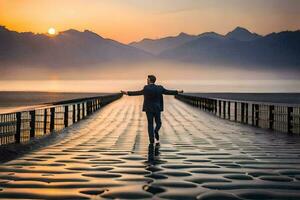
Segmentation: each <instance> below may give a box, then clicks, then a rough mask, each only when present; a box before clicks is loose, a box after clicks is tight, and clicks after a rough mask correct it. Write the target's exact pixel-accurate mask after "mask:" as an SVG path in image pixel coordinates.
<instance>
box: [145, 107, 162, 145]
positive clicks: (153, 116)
mask: <svg viewBox="0 0 300 200" xmlns="http://www.w3.org/2000/svg"><path fill="white" fill-rule="evenodd" d="M146 115H147V120H148V135H149V141H150V143H154V137H155V138H156V139H157V140H159V134H158V131H159V129H160V127H161V117H160V112H146ZM154 120H155V124H156V126H155V128H154V127H153V126H154V125H153V122H154Z"/></svg>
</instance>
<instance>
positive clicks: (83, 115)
mask: <svg viewBox="0 0 300 200" xmlns="http://www.w3.org/2000/svg"><path fill="white" fill-rule="evenodd" d="M84 117H85V106H84V102H83V103H82V118H84Z"/></svg>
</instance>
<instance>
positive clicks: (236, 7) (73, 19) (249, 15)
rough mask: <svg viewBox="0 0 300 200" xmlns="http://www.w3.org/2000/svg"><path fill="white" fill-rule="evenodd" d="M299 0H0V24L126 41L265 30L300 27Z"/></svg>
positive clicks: (17, 29) (15, 28)
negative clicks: (239, 28) (237, 29)
mask: <svg viewBox="0 0 300 200" xmlns="http://www.w3.org/2000/svg"><path fill="white" fill-rule="evenodd" d="M299 10H300V1H298V0H251V1H248V0H223V1H222V0H209V1H207V0H51V1H48V0H0V25H4V26H6V27H7V28H9V29H12V30H16V31H32V32H39V33H45V32H47V30H48V28H49V27H54V28H56V29H57V30H58V31H63V30H66V29H70V28H74V29H78V30H84V29H88V30H91V31H94V32H96V33H98V34H99V35H101V36H103V37H106V38H112V39H115V40H118V41H121V42H124V43H128V42H131V41H137V40H141V39H142V38H145V37H147V38H159V37H163V36H167V35H177V34H178V33H180V32H186V33H190V34H199V33H202V32H205V31H216V32H219V33H226V32H228V31H230V30H232V29H233V28H234V27H236V26H243V27H246V28H248V29H250V30H251V31H254V32H258V33H260V34H266V33H269V32H273V31H282V30H287V29H289V30H296V29H299V28H300V20H296V19H300V12H299Z"/></svg>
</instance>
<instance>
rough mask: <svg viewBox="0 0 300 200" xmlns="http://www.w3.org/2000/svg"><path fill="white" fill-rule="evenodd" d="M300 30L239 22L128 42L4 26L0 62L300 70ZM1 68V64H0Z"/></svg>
mask: <svg viewBox="0 0 300 200" xmlns="http://www.w3.org/2000/svg"><path fill="white" fill-rule="evenodd" d="M299 58H300V31H283V32H279V33H271V34H268V35H265V36H262V35H259V34H256V33H252V32H250V31H248V30H247V29H245V28H242V27H237V28H235V29H234V30H232V31H231V32H229V33H227V34H225V35H222V34H218V33H215V32H206V33H202V34H199V35H189V34H186V33H180V34H179V35H177V36H173V37H165V38H160V39H143V40H142V41H140V42H132V43H130V44H122V43H120V42H117V41H114V40H111V39H105V38H103V37H101V36H100V35H98V34H96V33H93V32H91V31H88V30H85V31H83V32H80V31H77V30H73V29H70V30H67V31H63V32H60V33H59V34H57V35H56V36H48V35H45V34H34V33H31V32H25V33H19V32H15V31H11V30H8V29H7V28H5V27H3V26H0V63H1V64H5V65H12V64H18V65H26V64H29V65H46V66H58V67H63V66H64V65H69V66H82V65H85V66H89V65H95V64H101V63H107V62H120V63H122V62H145V61H153V60H164V61H165V60H167V61H174V62H184V63H193V64H208V65H210V64H211V65H238V66H248V65H252V66H262V67H281V68H286V67H290V68H292V69H298V70H300V59H299ZM0 68H1V66H0Z"/></svg>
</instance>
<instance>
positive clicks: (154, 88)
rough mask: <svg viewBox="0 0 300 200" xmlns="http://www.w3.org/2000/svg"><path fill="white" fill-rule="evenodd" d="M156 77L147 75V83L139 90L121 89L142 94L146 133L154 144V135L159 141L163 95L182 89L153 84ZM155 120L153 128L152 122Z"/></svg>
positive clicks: (136, 94)
mask: <svg viewBox="0 0 300 200" xmlns="http://www.w3.org/2000/svg"><path fill="white" fill-rule="evenodd" d="M155 81H156V77H155V76H154V75H149V76H148V79H147V85H145V86H144V88H143V89H142V90H139V91H121V92H122V93H123V94H126V95H128V96H138V95H144V104H143V111H144V112H146V116H147V121H148V135H149V140H150V144H154V137H155V139H156V140H157V142H159V134H158V132H159V129H160V127H161V112H162V111H163V110H164V105H163V95H164V94H165V95H177V94H178V93H183V90H179V91H178V90H167V89H165V88H164V87H163V86H161V85H156V84H155ZM154 121H155V124H156V126H155V128H154V127H153V122H154Z"/></svg>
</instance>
